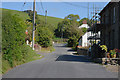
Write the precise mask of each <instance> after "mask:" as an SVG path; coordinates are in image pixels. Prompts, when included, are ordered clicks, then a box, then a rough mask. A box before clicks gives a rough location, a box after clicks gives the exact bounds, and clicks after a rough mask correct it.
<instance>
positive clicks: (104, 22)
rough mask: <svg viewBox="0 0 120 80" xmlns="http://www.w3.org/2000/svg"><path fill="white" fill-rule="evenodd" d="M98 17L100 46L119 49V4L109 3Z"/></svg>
mask: <svg viewBox="0 0 120 80" xmlns="http://www.w3.org/2000/svg"><path fill="white" fill-rule="evenodd" d="M99 15H100V17H101V18H100V21H101V23H100V24H101V26H100V27H101V28H100V32H101V38H100V39H101V44H104V45H106V46H107V47H108V49H109V50H110V49H114V48H118V49H120V2H109V3H108V4H107V6H106V7H105V8H104V9H103V10H102V11H101V12H100V13H99Z"/></svg>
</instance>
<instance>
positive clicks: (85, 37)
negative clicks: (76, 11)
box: [79, 20, 91, 47]
mask: <svg viewBox="0 0 120 80" xmlns="http://www.w3.org/2000/svg"><path fill="white" fill-rule="evenodd" d="M79 28H87V29H88V28H90V27H89V26H88V24H87V21H86V20H84V21H83V24H82V25H81V26H79ZM90 36H91V32H86V33H85V34H84V35H83V36H81V37H80V38H79V46H82V47H86V46H89V45H91V43H90V40H88V37H90Z"/></svg>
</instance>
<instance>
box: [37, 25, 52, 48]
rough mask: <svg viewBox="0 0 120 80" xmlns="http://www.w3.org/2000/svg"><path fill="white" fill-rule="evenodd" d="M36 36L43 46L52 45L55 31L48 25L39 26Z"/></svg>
mask: <svg viewBox="0 0 120 80" xmlns="http://www.w3.org/2000/svg"><path fill="white" fill-rule="evenodd" d="M36 36H37V37H36V40H37V42H38V43H39V44H40V45H41V46H42V47H49V46H52V38H53V33H52V32H51V31H50V30H49V29H48V28H47V27H46V26H40V27H38V29H37V33H36Z"/></svg>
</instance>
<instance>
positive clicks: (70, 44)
mask: <svg viewBox="0 0 120 80" xmlns="http://www.w3.org/2000/svg"><path fill="white" fill-rule="evenodd" d="M77 44H78V39H77V38H76V37H75V36H73V37H70V38H69V39H68V47H76V46H77Z"/></svg>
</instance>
